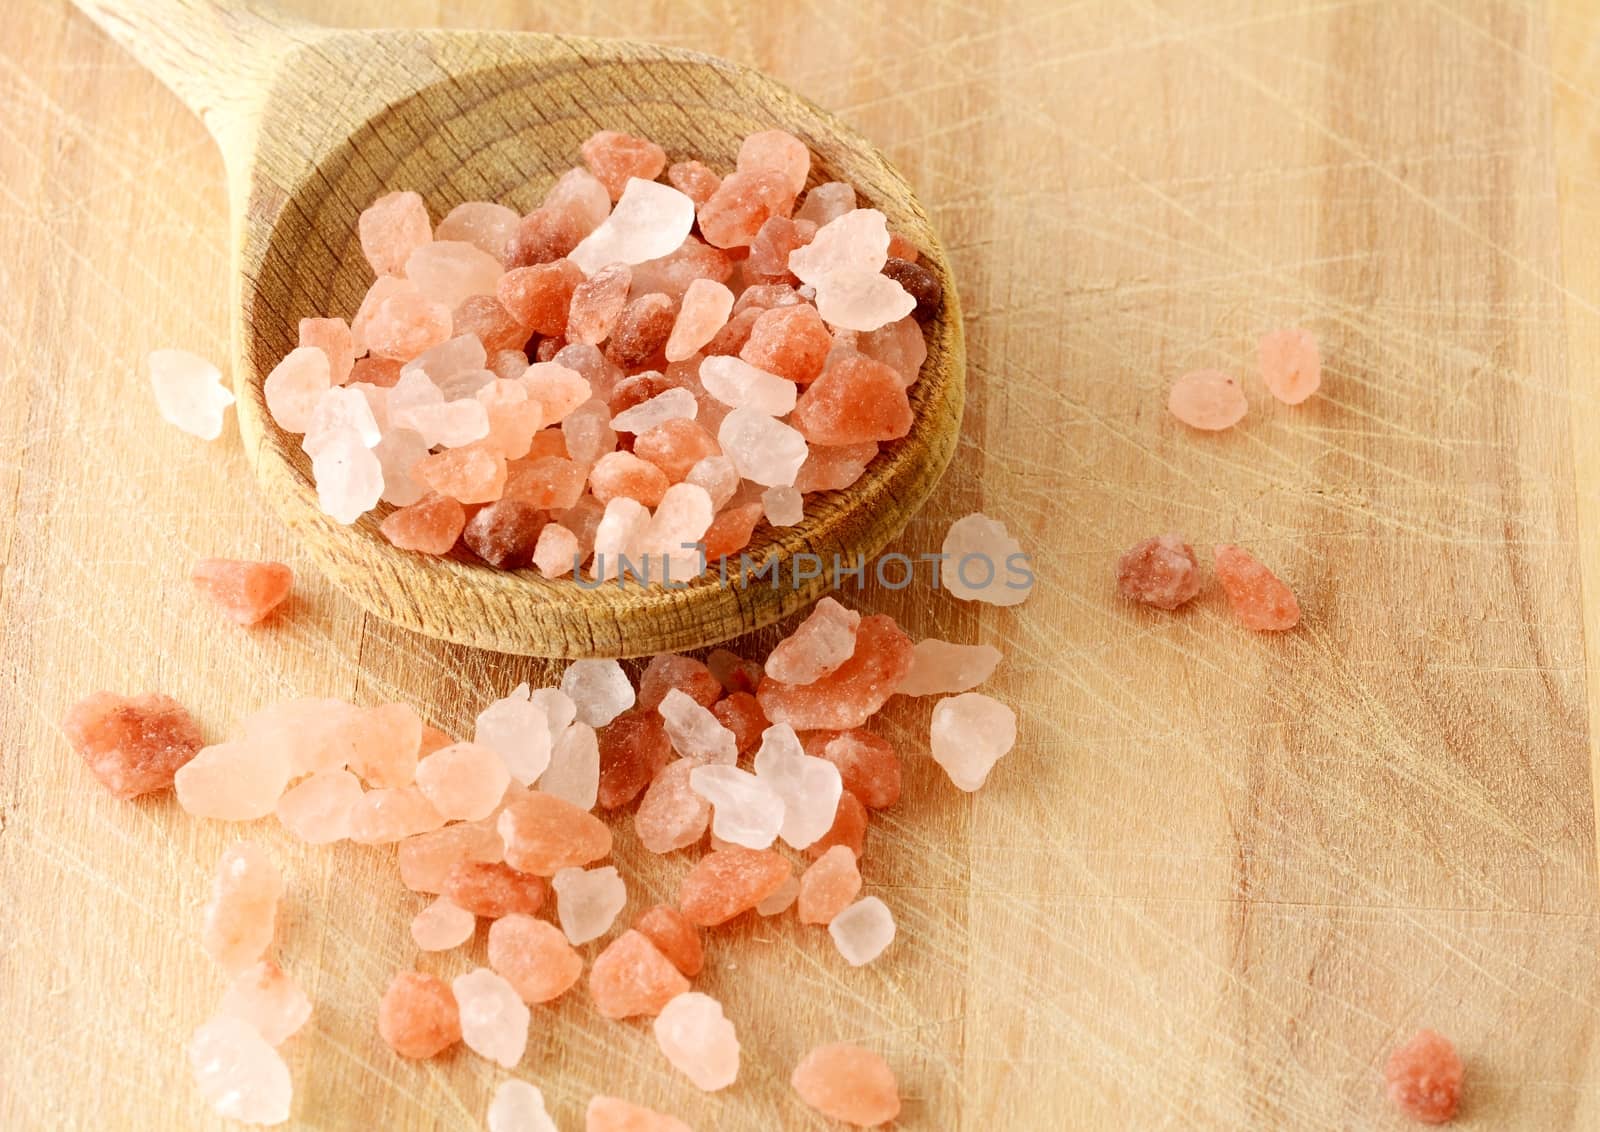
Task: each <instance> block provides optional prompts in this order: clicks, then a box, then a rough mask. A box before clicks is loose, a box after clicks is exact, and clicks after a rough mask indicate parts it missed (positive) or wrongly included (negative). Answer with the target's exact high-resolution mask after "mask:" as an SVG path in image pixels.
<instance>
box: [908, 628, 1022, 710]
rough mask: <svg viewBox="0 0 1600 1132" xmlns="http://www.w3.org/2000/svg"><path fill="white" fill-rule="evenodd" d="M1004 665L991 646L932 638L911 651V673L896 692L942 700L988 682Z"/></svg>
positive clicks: (998, 654)
mask: <svg viewBox="0 0 1600 1132" xmlns="http://www.w3.org/2000/svg"><path fill="white" fill-rule="evenodd" d="M999 663H1000V650H999V649H997V648H994V647H993V646H991V645H957V644H952V643H951V642H949V641H939V640H935V639H933V638H932V637H930V638H928V639H927V640H925V641H918V642H917V647H916V648H914V649H912V650H911V671H910V672H907V673H906V677H905V679H904V680H902V681H900V686H899V687H898V688H896V689H895V691H896V692H898V693H899V694H900V695H902V696H942V695H950V694H952V693H955V692H965V691H967V690H969V689H971V688H976V687H977V686H978V685H979V684H982V683H983V682H984V681H985V680H987V679H988V678H989V677H990V675H991V674H992V673H993V672H994V670H995V666H996V665H998V664H999Z"/></svg>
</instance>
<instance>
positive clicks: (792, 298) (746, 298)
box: [733, 283, 809, 315]
mask: <svg viewBox="0 0 1600 1132" xmlns="http://www.w3.org/2000/svg"><path fill="white" fill-rule="evenodd" d="M803 302H805V300H803V299H801V298H800V293H799V292H798V291H796V290H795V289H794V288H793V287H791V286H790V285H789V284H787V283H758V284H755V285H753V286H749V287H746V288H745V289H744V290H743V291H740V292H739V297H738V298H737V299H735V300H734V302H733V313H734V314H735V315H739V314H743V313H744V312H745V311H747V310H751V309H755V310H756V311H757V312H758V313H759V312H760V311H769V310H775V309H776V308H778V307H793V306H799V305H800V304H801V303H803ZM807 305H809V304H807Z"/></svg>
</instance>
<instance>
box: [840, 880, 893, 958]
mask: <svg viewBox="0 0 1600 1132" xmlns="http://www.w3.org/2000/svg"><path fill="white" fill-rule="evenodd" d="M828 934H829V935H831V936H832V937H833V944H834V946H835V947H837V948H838V949H839V954H840V955H842V956H844V961H845V962H846V963H848V964H850V966H852V967H860V966H862V965H864V964H867V963H871V962H872V961H873V960H874V959H876V958H877V957H878V956H880V955H882V954H883V952H884V949H885V948H887V947H888V946H889V944H891V943H893V942H894V917H893V916H892V915H890V913H889V907H888V905H886V904H885V903H884V902H883V901H882V900H879V899H878V898H877V897H876V896H866V897H863V898H862V899H860V900H857V901H856V902H855V903H854V904H852V905H850V907H848V908H846V909H845V910H844V911H843V912H840V913H839V914H838V915H836V916H834V918H833V919H832V920H831V921H830V922H829V924H828Z"/></svg>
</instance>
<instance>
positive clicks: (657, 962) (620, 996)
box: [589, 930, 689, 1018]
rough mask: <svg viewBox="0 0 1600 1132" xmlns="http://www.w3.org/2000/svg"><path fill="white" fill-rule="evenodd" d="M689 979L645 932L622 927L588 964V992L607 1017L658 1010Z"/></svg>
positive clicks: (676, 994)
mask: <svg viewBox="0 0 1600 1132" xmlns="http://www.w3.org/2000/svg"><path fill="white" fill-rule="evenodd" d="M688 989H689V981H688V980H687V979H685V978H684V977H683V975H682V973H681V972H680V971H679V970H678V969H677V968H676V967H674V966H673V965H672V962H671V961H670V960H669V959H667V957H666V956H664V955H662V954H661V952H660V951H658V950H657V949H656V945H655V944H653V943H651V942H650V940H649V939H647V938H646V937H645V936H644V935H642V934H640V933H639V932H637V931H632V930H630V931H625V932H623V933H622V934H621V935H619V936H618V937H617V938H616V939H614V940H612V941H611V942H610V943H608V944H607V945H606V947H605V950H603V951H602V952H600V954H599V955H597V956H596V957H595V961H594V963H593V964H592V965H591V966H590V968H589V993H590V994H591V995H592V996H593V997H594V1004H595V1008H596V1009H597V1010H598V1011H599V1012H600V1013H601V1014H602V1015H604V1016H605V1017H607V1018H631V1017H634V1016H635V1015H639V1014H647V1015H648V1014H659V1013H660V1012H661V1008H662V1007H664V1006H666V1004H667V1003H668V1002H670V1001H671V1000H672V999H673V998H675V997H676V996H678V995H680V994H682V993H683V992H684V991H686V990H688Z"/></svg>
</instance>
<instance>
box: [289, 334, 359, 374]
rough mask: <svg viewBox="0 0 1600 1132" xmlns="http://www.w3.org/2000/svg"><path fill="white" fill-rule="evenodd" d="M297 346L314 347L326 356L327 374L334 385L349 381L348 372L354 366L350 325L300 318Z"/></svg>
mask: <svg viewBox="0 0 1600 1132" xmlns="http://www.w3.org/2000/svg"><path fill="white" fill-rule="evenodd" d="M298 344H299V345H301V346H315V347H316V348H317V349H319V350H321V351H322V352H323V353H324V354H327V355H328V373H329V376H330V377H331V378H332V380H333V383H334V384H335V385H343V384H345V382H347V381H349V380H350V372H351V370H352V369H353V368H354V367H355V364H356V348H355V339H354V338H353V337H351V334H350V324H349V323H348V322H346V321H345V320H344V319H342V318H302V319H301V320H300V340H299V343H298Z"/></svg>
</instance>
